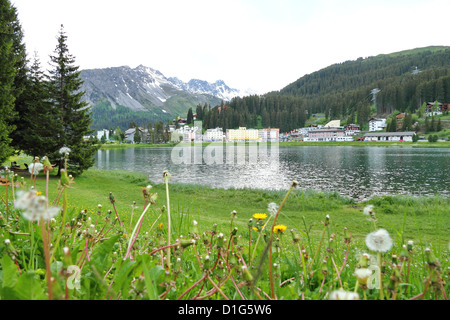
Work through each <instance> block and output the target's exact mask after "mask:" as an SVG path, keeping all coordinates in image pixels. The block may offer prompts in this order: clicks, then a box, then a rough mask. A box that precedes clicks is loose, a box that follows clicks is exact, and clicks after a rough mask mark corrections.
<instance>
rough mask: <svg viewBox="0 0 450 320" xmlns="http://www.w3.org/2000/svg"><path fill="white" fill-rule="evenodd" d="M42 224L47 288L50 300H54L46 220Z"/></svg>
mask: <svg viewBox="0 0 450 320" xmlns="http://www.w3.org/2000/svg"><path fill="white" fill-rule="evenodd" d="M40 221H41V223H40V225H41V231H42V243H43V246H44V258H45V267H46V268H45V269H46V275H47V286H48V299H49V300H53V290H52V279H51V278H52V274H51V272H50V253H49V251H48V243H47V232H46V230H45V223H44V220H43V219H42V218H41V219H40Z"/></svg>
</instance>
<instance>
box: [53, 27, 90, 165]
mask: <svg viewBox="0 0 450 320" xmlns="http://www.w3.org/2000/svg"><path fill="white" fill-rule="evenodd" d="M50 59H51V62H52V64H53V69H51V70H50V71H49V73H50V75H49V89H50V94H51V97H52V104H53V108H55V112H56V115H57V119H58V122H59V126H58V127H55V128H54V130H55V135H56V138H57V141H58V148H61V147H69V148H70V149H71V153H70V158H69V162H68V171H69V172H70V173H72V174H81V173H82V172H83V171H84V170H86V169H88V168H89V167H91V166H92V165H93V164H94V161H95V160H94V158H93V155H94V152H95V151H96V150H97V149H98V146H96V145H95V144H94V142H93V141H85V140H84V136H88V135H90V133H91V132H92V131H91V130H90V129H89V127H90V124H91V117H90V114H89V109H88V105H87V103H86V102H84V101H82V97H83V95H84V92H83V91H81V90H80V89H81V85H82V84H83V81H82V80H81V77H80V71H78V69H79V67H78V66H75V59H74V57H73V56H72V55H71V54H70V53H69V49H68V47H67V36H66V34H65V32H64V27H63V25H61V29H60V31H59V36H58V44H57V46H56V49H55V51H54V55H51V56H50ZM50 159H52V160H53V161H55V160H56V159H59V160H60V161H59V169H61V167H62V165H63V161H62V158H61V155H59V154H58V152H55V153H53V154H52V155H50ZM58 173H59V171H58Z"/></svg>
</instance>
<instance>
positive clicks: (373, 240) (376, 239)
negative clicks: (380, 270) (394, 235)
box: [366, 229, 393, 252]
mask: <svg viewBox="0 0 450 320" xmlns="http://www.w3.org/2000/svg"><path fill="white" fill-rule="evenodd" d="M392 244H393V242H392V239H391V237H390V236H389V233H388V232H387V231H386V230H385V229H378V230H377V231H374V232H372V233H369V234H368V235H367V237H366V245H367V247H368V248H369V249H370V250H372V251H377V252H387V251H389V250H390V249H391V248H392Z"/></svg>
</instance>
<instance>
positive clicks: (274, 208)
mask: <svg viewBox="0 0 450 320" xmlns="http://www.w3.org/2000/svg"><path fill="white" fill-rule="evenodd" d="M278 208H279V206H278V205H277V204H276V203H275V202H271V203H269V204H268V205H267V211H268V212H269V214H270V215H271V216H274V215H275V214H276V213H277V211H278Z"/></svg>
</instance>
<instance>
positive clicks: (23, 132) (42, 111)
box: [12, 54, 58, 157]
mask: <svg viewBox="0 0 450 320" xmlns="http://www.w3.org/2000/svg"><path fill="white" fill-rule="evenodd" d="M20 102H21V103H17V104H16V110H17V112H18V113H19V114H20V118H19V119H18V120H17V121H16V122H15V125H16V130H15V131H14V134H13V135H12V138H13V141H12V144H13V145H14V146H15V147H16V149H18V150H22V151H23V152H25V153H26V154H28V155H31V156H38V157H43V156H45V155H48V154H51V153H52V152H54V151H55V150H56V149H57V148H58V145H57V139H55V134H54V130H53V128H55V127H57V126H58V123H57V119H56V114H55V112H54V111H55V110H54V109H53V108H52V105H51V101H50V95H49V91H48V86H47V83H46V82H45V81H44V73H43V71H42V70H41V66H40V61H39V58H38V56H37V54H35V56H34V61H33V64H32V66H31V67H30V70H29V73H28V77H27V90H25V91H24V92H23V93H22V95H21V96H20Z"/></svg>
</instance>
